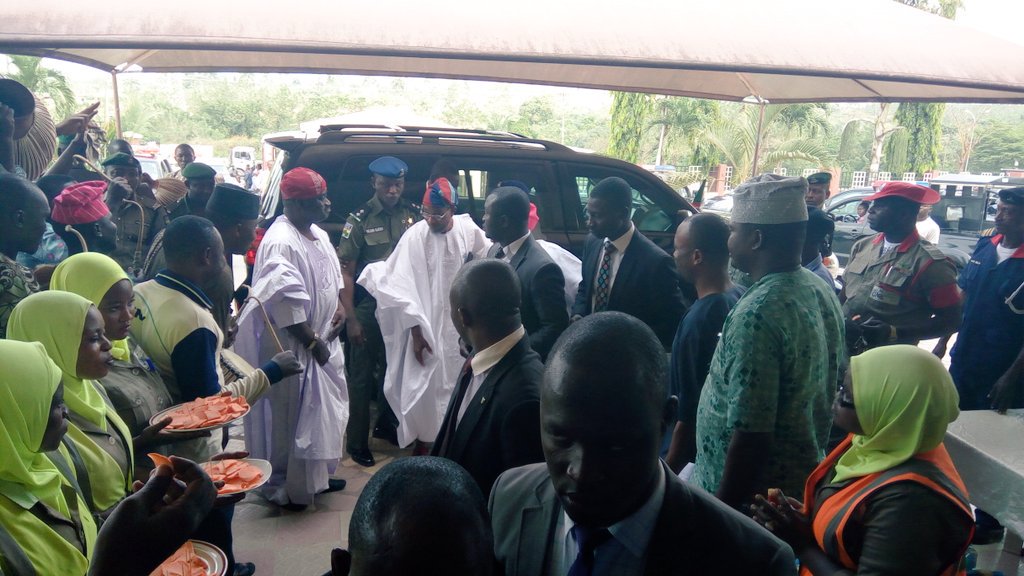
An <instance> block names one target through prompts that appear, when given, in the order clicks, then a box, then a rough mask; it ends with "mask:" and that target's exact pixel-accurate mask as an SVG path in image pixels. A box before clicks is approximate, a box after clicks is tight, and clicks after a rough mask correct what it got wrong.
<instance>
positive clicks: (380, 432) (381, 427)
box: [373, 424, 398, 446]
mask: <svg viewBox="0 0 1024 576" xmlns="http://www.w3.org/2000/svg"><path fill="white" fill-rule="evenodd" d="M373 437H374V438H380V439H381V440H387V441H388V442H390V443H391V444H393V445H395V446H398V429H397V428H395V427H394V426H389V425H387V424H378V425H377V426H375V427H374V428H373Z"/></svg>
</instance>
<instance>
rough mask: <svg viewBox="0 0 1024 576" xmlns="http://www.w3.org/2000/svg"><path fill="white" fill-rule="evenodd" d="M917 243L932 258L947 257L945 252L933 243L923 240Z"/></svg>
mask: <svg viewBox="0 0 1024 576" xmlns="http://www.w3.org/2000/svg"><path fill="white" fill-rule="evenodd" d="M918 244H920V245H921V248H924V251H925V252H927V253H928V255H929V256H931V257H932V260H945V259H946V258H947V256H946V253H945V252H943V251H942V250H941V249H940V248H939V247H938V246H936V245H934V244H925V243H924V242H919V243H918Z"/></svg>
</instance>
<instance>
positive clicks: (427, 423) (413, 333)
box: [359, 178, 490, 454]
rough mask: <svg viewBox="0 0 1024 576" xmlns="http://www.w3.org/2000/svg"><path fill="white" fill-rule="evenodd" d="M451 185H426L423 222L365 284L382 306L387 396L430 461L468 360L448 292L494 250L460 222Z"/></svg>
mask: <svg viewBox="0 0 1024 576" xmlns="http://www.w3.org/2000/svg"><path fill="white" fill-rule="evenodd" d="M458 199H459V198H458V195H457V193H456V189H455V187H454V186H453V185H452V183H451V182H450V181H449V180H448V179H447V178H437V179H436V180H432V181H430V182H429V183H428V184H427V190H426V193H425V194H424V195H423V208H422V212H421V215H422V216H423V218H424V220H423V221H422V222H417V223H416V224H414V225H413V226H412V227H411V228H409V230H408V231H407V232H406V233H405V234H404V235H402V239H401V240H399V242H398V245H397V246H395V250H394V252H392V253H391V255H390V256H388V259H387V261H385V262H378V263H374V264H370V265H368V266H367V267H366V268H365V269H364V270H363V272H362V273H361V274H360V275H359V284H360V285H362V286H363V287H364V288H366V290H367V291H368V292H369V293H370V295H371V296H373V297H374V298H375V299H376V300H377V319H378V320H379V321H380V328H381V333H382V336H383V339H384V347H385V349H386V351H387V365H388V370H387V373H386V374H385V376H384V396H385V397H386V398H387V401H388V403H389V404H390V406H391V408H392V410H394V412H395V414H396V415H397V416H398V420H399V426H398V444H399V445H400V446H408V445H409V444H410V443H412V442H413V441H415V442H416V451H415V452H414V454H417V453H419V454H425V453H427V452H428V451H429V445H430V443H432V442H433V441H434V439H435V438H436V437H437V433H438V432H439V431H440V429H441V421H442V419H443V418H444V414H445V410H446V409H447V407H448V402H449V400H450V399H451V397H452V390H453V389H454V387H455V383H456V381H457V380H458V378H457V376H458V375H459V372H460V369H461V368H462V365H463V364H464V359H463V358H462V356H461V355H460V354H459V335H458V332H456V330H455V326H454V325H453V324H452V322H451V303H450V301H449V288H450V287H451V284H452V281H453V280H454V278H455V275H456V273H458V271H459V268H460V267H461V266H462V264H463V263H464V262H467V261H469V260H473V259H476V258H484V257H486V255H487V250H488V248H489V247H490V242H489V241H488V240H487V238H486V236H484V231H483V230H481V229H480V228H479V227H478V226H477V225H476V224H475V223H474V222H473V219H472V218H471V217H470V216H469V215H466V214H460V215H458V216H456V215H455V207H456V205H457V203H458Z"/></svg>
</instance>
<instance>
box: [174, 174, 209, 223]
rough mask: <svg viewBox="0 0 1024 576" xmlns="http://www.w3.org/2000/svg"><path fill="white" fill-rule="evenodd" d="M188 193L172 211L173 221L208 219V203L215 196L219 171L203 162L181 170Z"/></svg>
mask: <svg viewBox="0 0 1024 576" xmlns="http://www.w3.org/2000/svg"><path fill="white" fill-rule="evenodd" d="M181 176H182V177H183V178H184V179H185V187H186V188H188V192H187V193H186V194H185V197H184V198H182V199H181V201H180V202H178V204H177V205H176V206H175V207H174V208H173V209H172V210H171V220H174V219H175V218H177V217H179V216H186V215H192V216H202V217H203V218H205V217H206V203H207V202H209V201H210V196H212V195H213V187H214V186H215V185H216V178H217V171H216V170H214V169H213V168H212V167H210V166H209V165H207V164H203V163H202V162H192V163H190V164H188V165H186V166H185V167H184V168H182V170H181Z"/></svg>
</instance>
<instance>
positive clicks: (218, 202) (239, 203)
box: [206, 184, 260, 220]
mask: <svg viewBox="0 0 1024 576" xmlns="http://www.w3.org/2000/svg"><path fill="white" fill-rule="evenodd" d="M206 211H207V212H208V213H210V214H219V215H221V216H231V217H235V218H239V219H242V220H255V219H256V218H257V217H258V216H259V214H260V197H259V196H257V195H256V194H254V193H252V192H250V191H248V190H246V189H245V188H242V187H241V186H236V185H234V184H217V185H216V186H214V187H213V194H212V195H210V200H209V201H208V202H207V203H206Z"/></svg>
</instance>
